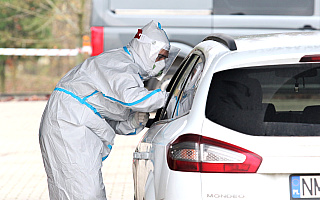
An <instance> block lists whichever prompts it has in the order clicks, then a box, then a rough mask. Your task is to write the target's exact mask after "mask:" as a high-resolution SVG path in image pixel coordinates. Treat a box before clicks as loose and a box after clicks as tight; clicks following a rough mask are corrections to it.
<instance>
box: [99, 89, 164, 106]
mask: <svg viewBox="0 0 320 200" xmlns="http://www.w3.org/2000/svg"><path fill="white" fill-rule="evenodd" d="M160 91H161V89H157V90H153V91H152V92H151V93H149V94H147V95H146V96H144V97H142V98H141V99H139V100H137V101H135V102H132V103H125V102H122V101H119V100H117V99H115V98H113V97H109V96H106V95H105V94H103V96H104V97H106V98H108V99H110V100H112V101H115V102H118V103H120V104H122V105H125V106H133V105H136V104H138V103H141V102H142V101H144V100H146V99H148V98H150V97H151V96H152V95H154V94H156V93H158V92H160Z"/></svg>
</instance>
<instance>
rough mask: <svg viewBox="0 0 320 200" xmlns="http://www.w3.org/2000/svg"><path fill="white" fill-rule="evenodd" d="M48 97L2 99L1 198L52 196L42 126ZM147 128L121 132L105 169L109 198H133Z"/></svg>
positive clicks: (43, 198)
mask: <svg viewBox="0 0 320 200" xmlns="http://www.w3.org/2000/svg"><path fill="white" fill-rule="evenodd" d="M45 105H46V101H15V100H12V101H7V102H0V200H48V199H49V193H48V188H47V180H46V174H45V170H44V167H43V163H42V158H41V153H40V147H39V142H38V129H39V124H40V119H41V115H42V112H43V110H44V108H45ZM144 132H145V130H144V131H143V132H142V133H140V134H139V135H136V136H117V137H116V139H115V145H114V146H113V149H112V152H111V154H110V155H109V157H108V158H107V159H106V160H105V161H104V162H103V167H102V173H103V179H104V183H105V186H106V193H107V198H108V200H130V199H133V193H134V191H133V178H132V166H131V164H132V153H133V151H134V149H135V147H136V144H137V143H138V142H139V140H140V138H141V137H142V136H143V134H144Z"/></svg>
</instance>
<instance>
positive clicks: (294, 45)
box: [199, 31, 320, 71]
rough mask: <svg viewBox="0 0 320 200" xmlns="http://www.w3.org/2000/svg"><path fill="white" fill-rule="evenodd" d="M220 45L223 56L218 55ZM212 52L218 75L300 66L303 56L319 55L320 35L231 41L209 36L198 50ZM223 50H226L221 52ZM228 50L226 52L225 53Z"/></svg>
mask: <svg viewBox="0 0 320 200" xmlns="http://www.w3.org/2000/svg"><path fill="white" fill-rule="evenodd" d="M217 43H219V44H220V45H219V46H220V47H219V48H220V49H221V52H223V53H221V52H220V54H217V50H216V49H215V48H217V47H216V46H217ZM208 46H212V47H213V48H211V49H210V51H211V52H212V53H210V52H209V53H207V55H208V56H213V57H214V58H212V59H213V62H212V63H213V65H214V68H215V71H221V70H225V69H231V68H239V67H248V66H259V65H272V64H289V63H297V62H299V60H300V59H301V57H303V56H304V55H310V54H311V55H312V54H320V32H317V31H308V32H292V33H276V34H261V35H248V36H240V37H236V38H231V37H230V36H227V35H224V34H214V35H209V36H208V37H206V38H205V39H204V42H203V43H201V44H200V45H199V48H201V47H206V48H203V49H209V48H208ZM221 46H223V47H224V48H221ZM226 47H227V49H226Z"/></svg>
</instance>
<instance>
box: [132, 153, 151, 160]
mask: <svg viewBox="0 0 320 200" xmlns="http://www.w3.org/2000/svg"><path fill="white" fill-rule="evenodd" d="M150 155H151V154H150V152H133V159H137V160H149V159H150V157H151V156H150Z"/></svg>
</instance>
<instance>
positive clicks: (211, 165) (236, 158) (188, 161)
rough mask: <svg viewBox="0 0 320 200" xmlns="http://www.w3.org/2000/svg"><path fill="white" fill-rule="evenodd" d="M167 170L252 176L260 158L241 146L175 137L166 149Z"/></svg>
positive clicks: (187, 136) (191, 137)
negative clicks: (248, 174) (250, 174)
mask: <svg viewBox="0 0 320 200" xmlns="http://www.w3.org/2000/svg"><path fill="white" fill-rule="evenodd" d="M167 161H168V165H169V168H170V169H172V170H176V171H186V172H208V173H255V172H257V170H258V168H259V166H260V164H261V162H262V158H261V157H260V156H259V155H257V154H255V153H253V152H251V151H248V150H246V149H243V148H241V147H238V146H235V145H232V144H229V143H226V142H223V141H220V140H216V139H213V138H209V137H204V136H200V135H196V134H185V135H182V136H180V137H178V138H177V139H176V140H175V141H173V142H172V143H171V144H170V145H169V147H168V155H167Z"/></svg>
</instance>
